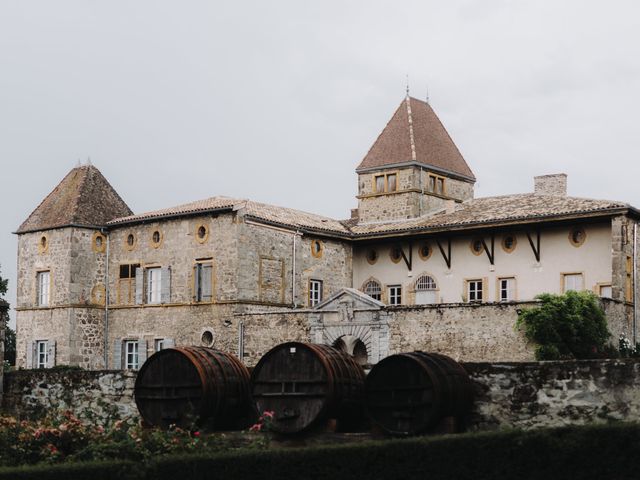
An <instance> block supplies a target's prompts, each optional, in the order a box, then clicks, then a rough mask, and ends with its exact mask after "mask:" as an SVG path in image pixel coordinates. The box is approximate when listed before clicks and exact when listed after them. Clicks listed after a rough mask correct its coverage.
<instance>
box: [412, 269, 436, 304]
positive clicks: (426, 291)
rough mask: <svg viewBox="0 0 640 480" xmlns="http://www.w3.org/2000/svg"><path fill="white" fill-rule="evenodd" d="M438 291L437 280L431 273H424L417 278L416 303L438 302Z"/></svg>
mask: <svg viewBox="0 0 640 480" xmlns="http://www.w3.org/2000/svg"><path fill="white" fill-rule="evenodd" d="M437 300H438V292H437V285H436V281H435V280H434V279H433V277H432V276H430V275H422V276H421V277H419V278H418V280H416V305H429V304H432V303H436V302H437Z"/></svg>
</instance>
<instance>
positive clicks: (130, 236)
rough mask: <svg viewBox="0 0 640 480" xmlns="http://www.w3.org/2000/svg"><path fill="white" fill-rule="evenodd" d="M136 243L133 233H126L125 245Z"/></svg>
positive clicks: (131, 245)
mask: <svg viewBox="0 0 640 480" xmlns="http://www.w3.org/2000/svg"><path fill="white" fill-rule="evenodd" d="M135 243H136V237H134V235H133V233H130V234H129V235H127V245H129V246H130V247H133V246H134V245H135Z"/></svg>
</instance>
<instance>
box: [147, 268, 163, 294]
mask: <svg viewBox="0 0 640 480" xmlns="http://www.w3.org/2000/svg"><path fill="white" fill-rule="evenodd" d="M146 274H147V291H146V293H147V303H160V302H161V298H162V270H161V269H160V267H152V268H147V271H146Z"/></svg>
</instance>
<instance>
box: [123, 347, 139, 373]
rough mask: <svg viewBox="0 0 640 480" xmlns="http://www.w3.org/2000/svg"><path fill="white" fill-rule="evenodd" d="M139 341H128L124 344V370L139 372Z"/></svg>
mask: <svg viewBox="0 0 640 480" xmlns="http://www.w3.org/2000/svg"><path fill="white" fill-rule="evenodd" d="M139 358H140V356H139V353H138V341H137V340H126V341H125V342H124V368H126V369H127V370H137V369H138V367H139V363H138V362H139Z"/></svg>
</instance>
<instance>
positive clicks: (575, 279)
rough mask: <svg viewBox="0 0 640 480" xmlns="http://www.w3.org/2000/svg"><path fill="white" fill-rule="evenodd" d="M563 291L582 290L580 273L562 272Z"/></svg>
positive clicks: (582, 279) (582, 284)
mask: <svg viewBox="0 0 640 480" xmlns="http://www.w3.org/2000/svg"><path fill="white" fill-rule="evenodd" d="M562 286H563V292H568V291H569V290H574V291H576V292H579V291H581V290H584V278H583V277H582V274H581V273H563V274H562Z"/></svg>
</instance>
